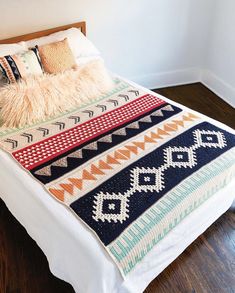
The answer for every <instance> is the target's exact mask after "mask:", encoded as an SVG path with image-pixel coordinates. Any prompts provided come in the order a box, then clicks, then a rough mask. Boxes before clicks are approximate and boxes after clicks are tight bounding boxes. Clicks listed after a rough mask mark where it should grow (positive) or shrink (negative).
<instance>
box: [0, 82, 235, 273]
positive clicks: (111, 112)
mask: <svg viewBox="0 0 235 293" xmlns="http://www.w3.org/2000/svg"><path fill="white" fill-rule="evenodd" d="M115 82H116V87H115V89H114V90H113V91H112V92H110V93H107V94H106V95H105V96H101V97H97V99H96V100H95V101H93V102H92V103H91V104H88V105H83V106H82V107H81V108H79V109H73V110H72V111H71V112H66V113H64V114H63V115H60V116H59V117H55V118H53V119H50V120H48V121H43V122H42V123H39V124H36V125H31V126H29V127H26V128H23V129H9V128H8V129H1V128H0V148H1V149H3V150H4V151H6V152H8V153H9V154H11V156H12V157H13V158H14V160H15V161H16V162H17V163H18V164H20V166H21V167H22V168H23V169H24V170H25V171H26V172H28V173H29V174H30V175H31V176H32V177H33V178H35V180H37V181H38V182H39V183H40V184H42V185H43V186H44V188H45V189H46V190H47V192H48V196H53V197H54V198H55V199H56V200H58V201H59V202H60V203H61V204H64V205H65V206H67V207H68V208H69V209H70V210H71V212H72V213H73V214H74V215H75V216H76V217H77V218H78V221H80V222H81V223H82V224H84V225H86V226H87V227H88V228H89V229H90V231H91V232H93V233H94V234H95V235H96V236H97V240H99V241H100V242H101V243H102V245H103V247H104V248H105V250H106V251H107V253H108V254H109V255H110V256H111V258H112V259H113V260H114V262H115V263H116V265H117V266H118V268H119V270H120V272H121V274H122V276H123V277H125V276H127V275H128V273H130V272H131V271H132V270H133V269H134V268H135V266H136V265H137V264H138V263H140V262H141V260H142V259H143V258H144V257H145V255H146V254H147V253H148V252H149V251H150V250H151V249H152V248H153V247H154V246H155V245H157V243H158V242H159V241H160V240H161V239H163V237H165V236H166V235H167V234H168V233H169V232H170V231H171V230H172V229H173V228H174V227H175V226H176V225H178V224H179V223H180V222H181V221H182V220H183V219H184V218H185V217H186V216H187V215H188V214H190V213H191V212H193V211H194V210H195V209H196V208H197V207H199V206H200V205H201V204H202V203H203V202H204V201H206V200H207V199H208V198H209V197H211V196H212V195H213V194H215V193H216V192H217V191H218V190H220V189H222V188H223V187H224V186H225V185H227V184H228V183H229V182H230V181H231V180H232V178H233V176H234V173H235V148H234V146H235V136H234V135H233V134H232V133H229V132H228V131H225V130H223V129H220V128H218V127H217V126H215V125H213V124H211V123H209V122H208V121H207V120H205V119H204V118H202V116H201V115H195V114H193V113H192V112H191V111H190V110H183V109H181V108H180V107H176V106H174V105H172V104H170V103H168V102H166V101H164V100H163V99H161V98H159V97H158V96H157V95H154V94H149V93H146V92H145V91H144V90H142V89H140V88H136V87H133V86H131V85H129V84H128V83H126V82H124V81H121V80H118V79H117V80H116V81H115ZM225 196H226V195H225ZM192 224H194V225H196V224H197V223H192Z"/></svg>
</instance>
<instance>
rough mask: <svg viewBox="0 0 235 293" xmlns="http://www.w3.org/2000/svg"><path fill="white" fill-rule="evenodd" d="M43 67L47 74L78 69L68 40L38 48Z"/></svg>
mask: <svg viewBox="0 0 235 293" xmlns="http://www.w3.org/2000/svg"><path fill="white" fill-rule="evenodd" d="M37 48H38V51H39V55H40V59H41V62H42V66H43V69H44V71H45V72H47V73H54V74H57V73H60V72H63V71H66V70H68V69H72V68H74V69H75V68H76V61H75V59H74V56H73V53H72V51H71V49H70V47H69V44H68V39H67V38H66V39H64V40H63V41H59V42H55V43H51V44H47V45H43V46H38V47H37Z"/></svg>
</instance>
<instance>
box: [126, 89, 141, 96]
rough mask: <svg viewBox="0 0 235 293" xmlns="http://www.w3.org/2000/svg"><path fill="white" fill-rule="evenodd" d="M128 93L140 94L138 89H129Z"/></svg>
mask: <svg viewBox="0 0 235 293" xmlns="http://www.w3.org/2000/svg"><path fill="white" fill-rule="evenodd" d="M128 92H129V93H134V94H135V95H136V96H138V95H139V94H140V92H139V91H138V90H129V91H128Z"/></svg>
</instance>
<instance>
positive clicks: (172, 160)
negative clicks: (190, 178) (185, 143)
mask: <svg viewBox="0 0 235 293" xmlns="http://www.w3.org/2000/svg"><path fill="white" fill-rule="evenodd" d="M164 159H165V163H166V166H164V167H165V169H166V168H169V167H174V168H175V167H179V168H181V167H184V168H187V167H189V168H193V167H194V166H195V165H196V164H197V160H196V155H195V153H194V150H193V148H192V147H189V148H188V147H168V148H166V149H164Z"/></svg>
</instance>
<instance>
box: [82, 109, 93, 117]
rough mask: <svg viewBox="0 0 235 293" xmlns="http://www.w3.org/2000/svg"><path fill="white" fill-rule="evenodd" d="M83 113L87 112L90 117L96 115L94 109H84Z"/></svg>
mask: <svg viewBox="0 0 235 293" xmlns="http://www.w3.org/2000/svg"><path fill="white" fill-rule="evenodd" d="M82 112H83V113H87V114H88V115H89V117H92V116H93V115H94V112H93V111H92V110H84V111H82Z"/></svg>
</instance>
